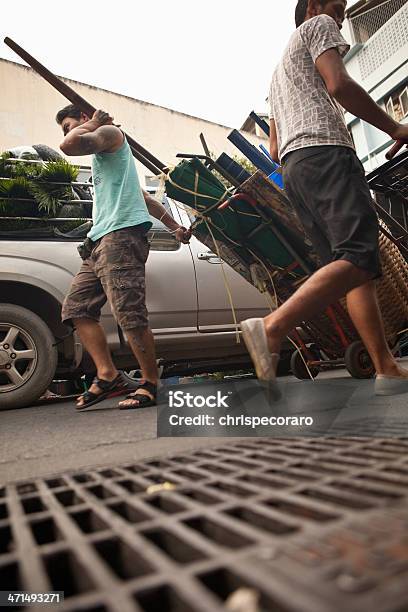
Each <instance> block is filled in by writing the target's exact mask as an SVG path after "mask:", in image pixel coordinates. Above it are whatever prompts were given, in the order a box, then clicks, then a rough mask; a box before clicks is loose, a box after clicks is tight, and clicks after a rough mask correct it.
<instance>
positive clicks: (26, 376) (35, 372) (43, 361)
mask: <svg viewBox="0 0 408 612" xmlns="http://www.w3.org/2000/svg"><path fill="white" fill-rule="evenodd" d="M7 338H9V342H7V341H6V340H7ZM13 355H14V357H13ZM57 359H58V352H57V348H56V346H55V339H54V336H53V334H52V332H51V330H50V328H49V327H48V325H46V323H44V321H43V320H42V319H40V317H39V316H38V315H36V314H35V313H34V312H32V311H31V310H28V309H27V308H23V307H22V306H16V305H15V304H1V303H0V410H6V409H10V408H22V407H24V406H29V405H30V404H32V403H33V402H34V401H36V400H37V399H38V398H39V397H41V395H42V394H43V393H44V392H45V391H46V389H48V387H49V385H50V383H51V381H52V380H53V378H54V375H55V370H56V367H57ZM6 367H7V368H8V373H6V369H5V368H6Z"/></svg>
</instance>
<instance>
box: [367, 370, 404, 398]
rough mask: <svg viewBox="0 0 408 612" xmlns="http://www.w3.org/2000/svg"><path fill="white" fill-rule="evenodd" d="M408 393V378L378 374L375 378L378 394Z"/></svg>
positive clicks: (376, 392)
mask: <svg viewBox="0 0 408 612" xmlns="http://www.w3.org/2000/svg"><path fill="white" fill-rule="evenodd" d="M402 393H408V378H404V377H403V376H385V375H384V374H377V377H376V379H375V394H376V395H400V394H402Z"/></svg>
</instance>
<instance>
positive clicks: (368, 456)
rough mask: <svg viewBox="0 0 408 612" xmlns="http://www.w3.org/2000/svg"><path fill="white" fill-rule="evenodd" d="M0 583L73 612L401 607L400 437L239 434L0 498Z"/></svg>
mask: <svg viewBox="0 0 408 612" xmlns="http://www.w3.org/2000/svg"><path fill="white" fill-rule="evenodd" d="M0 585H1V587H0V590H16V591H19V590H26V591H31V592H40V591H64V593H65V600H64V603H62V604H59V605H58V606H54V608H53V609H56V610H61V611H62V610H64V611H65V610H71V611H77V612H79V611H85V610H88V611H93V612H102V611H116V612H126V611H128V610H129V611H135V610H136V611H139V612H162V611H163V612H203V611H205V612H216V611H217V610H219V611H221V610H239V612H241V611H242V612H247V610H251V612H266V611H268V612H294V611H297V612H308V611H310V612H312V611H313V612H319V611H321V612H330V611H333V612H335V611H339V612H340V611H343V610H345V609H347V610H348V611H350V612H353V611H354V610H355V611H356V612H357V610H358V611H361V610H366V609H375V610H376V612H381V611H382V610H383V611H387V612H388V611H392V610H395V611H397V610H398V611H402V610H408V439H364V438H351V437H350V438H335V439H334V438H333V439H330V438H325V439H318V440H317V439H302V440H294V439H279V440H277V439H255V440H245V441H243V442H240V443H235V444H230V443H229V444H224V445H221V446H219V447H216V448H211V449H210V450H199V451H196V452H193V453H189V454H183V455H175V456H170V457H168V458H165V459H158V460H150V461H144V462H141V463H137V464H126V465H122V466H120V467H114V468H113V469H110V468H109V469H108V468H106V469H95V470H92V471H83V472H75V473H66V474H61V475H58V476H55V477H52V478H46V479H38V480H33V481H30V482H22V483H17V484H13V485H9V486H7V487H4V488H0ZM31 609H34V608H31ZM42 609H44V608H42Z"/></svg>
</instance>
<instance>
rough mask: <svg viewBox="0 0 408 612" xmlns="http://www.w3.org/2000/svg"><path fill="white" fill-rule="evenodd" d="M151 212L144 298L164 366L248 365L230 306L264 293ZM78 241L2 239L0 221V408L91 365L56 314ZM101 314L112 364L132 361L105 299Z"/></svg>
mask: <svg viewBox="0 0 408 612" xmlns="http://www.w3.org/2000/svg"><path fill="white" fill-rule="evenodd" d="M164 204H165V206H166V207H167V209H168V210H169V212H170V213H171V214H172V215H173V216H174V218H175V219H176V220H177V221H178V222H180V223H181V224H183V225H185V226H189V225H190V221H189V217H188V215H187V213H186V212H185V211H184V210H183V209H181V207H180V206H179V205H177V204H176V203H175V202H173V201H170V200H168V199H167V198H164ZM152 221H153V222H154V225H153V227H152V229H151V231H150V243H151V250H150V255H149V259H148V263H147V306H148V311H149V316H150V325H151V328H152V330H153V333H154V336H155V342H156V348H157V355H158V358H160V360H161V363H162V364H163V367H164V372H165V374H166V373H167V374H169V373H171V372H174V373H181V372H186V371H189V372H194V371H204V370H207V371H211V370H212V371H216V370H223V369H224V370H225V369H233V368H237V367H240V366H241V367H242V366H243V365H244V364H246V365H247V364H249V356H248V354H247V352H246V349H245V347H244V344H243V342H242V341H240V342H238V341H237V340H238V333H237V329H236V326H235V324H234V315H233V311H234V312H235V317H236V320H237V321H238V322H239V321H241V320H242V319H246V318H248V317H258V316H264V315H265V314H267V312H268V311H269V307H268V303H267V300H266V297H265V296H263V295H262V294H261V293H259V292H258V291H257V290H256V289H255V288H254V287H253V286H252V285H250V284H249V283H248V282H247V281H246V280H244V279H243V278H242V277H241V276H240V275H239V274H238V273H237V272H235V271H234V270H233V269H232V268H230V267H229V266H227V265H223V264H222V262H221V261H220V260H219V259H218V257H217V255H216V253H214V252H210V251H209V250H208V247H206V246H204V245H203V244H202V243H200V242H199V241H198V240H197V239H196V238H194V237H193V238H192V239H191V242H190V244H189V245H184V244H179V243H178V242H177V241H176V240H175V239H174V237H173V236H172V235H171V234H170V233H169V232H168V231H167V230H166V228H165V226H164V225H163V224H161V223H160V222H159V221H157V220H156V219H152ZM80 242H82V237H81V238H80V237H79V236H76V237H72V236H69V235H58V236H55V237H53V238H52V239H50V238H47V239H44V238H41V237H38V236H35V235H33V234H31V233H30V232H29V231H28V232H27V231H25V232H23V233H21V232H20V233H19V234H18V233H17V234H16V235H13V236H10V235H7V238H6V236H5V235H4V234H2V232H1V220H0V409H6V408H17V407H21V406H27V405H30V404H31V403H32V402H34V401H35V400H37V399H38V398H39V397H40V396H41V395H42V394H43V392H44V391H45V390H46V389H47V388H48V386H49V385H50V383H51V381H52V380H53V379H56V378H58V379H78V378H79V377H80V376H82V375H83V374H84V373H87V372H92V371H93V368H94V366H93V363H92V362H91V360H90V358H89V356H88V355H86V354H84V351H83V349H82V346H81V344H80V342H79V339H78V337H77V335H76V334H75V332H72V330H70V329H68V328H67V327H65V326H63V325H62V324H61V321H60V312H61V305H62V302H63V299H64V296H65V294H66V293H67V291H68V288H69V286H70V283H71V281H72V278H73V276H74V275H75V273H76V272H77V270H78V269H79V266H80V263H81V260H80V258H79V256H78V253H77V246H78V244H79V243H80ZM214 250H215V249H214ZM223 270H224V273H223ZM226 283H227V285H228V288H229V291H230V293H231V295H232V301H233V308H232V305H231V303H230V300H229V297H228V291H227V289H226ZM101 322H102V325H103V327H104V329H105V332H106V334H107V338H108V342H109V346H110V349H111V352H112V355H113V358H114V362H115V364H116V365H117V367H118V368H120V369H123V370H132V369H134V368H135V367H136V365H137V364H135V359H134V357H133V354H132V353H131V351H130V349H129V347H128V345H127V343H126V340H125V338H124V336H123V334H122V332H121V330H120V329H119V328H118V326H117V324H116V322H115V320H114V318H113V316H112V313H111V311H110V309H109V307H108V306H105V308H104V309H103V312H102V320H101Z"/></svg>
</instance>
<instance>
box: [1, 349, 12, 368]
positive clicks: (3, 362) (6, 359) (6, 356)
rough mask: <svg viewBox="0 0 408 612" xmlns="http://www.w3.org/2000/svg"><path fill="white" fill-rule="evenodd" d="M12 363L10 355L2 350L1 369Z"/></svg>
mask: <svg viewBox="0 0 408 612" xmlns="http://www.w3.org/2000/svg"><path fill="white" fill-rule="evenodd" d="M9 362H10V355H9V354H8V352H7V351H5V350H4V349H0V368H1V367H2V366H5V365H6V364H7V363H9Z"/></svg>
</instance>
